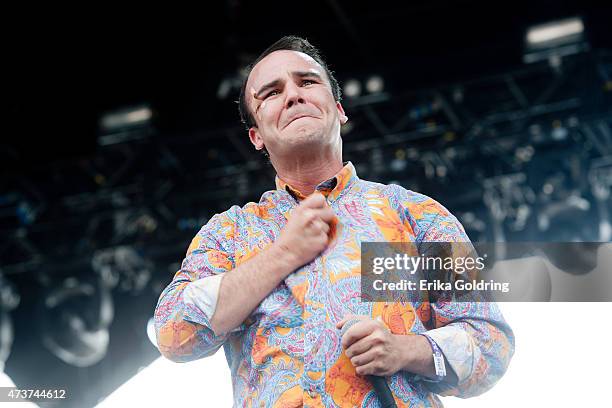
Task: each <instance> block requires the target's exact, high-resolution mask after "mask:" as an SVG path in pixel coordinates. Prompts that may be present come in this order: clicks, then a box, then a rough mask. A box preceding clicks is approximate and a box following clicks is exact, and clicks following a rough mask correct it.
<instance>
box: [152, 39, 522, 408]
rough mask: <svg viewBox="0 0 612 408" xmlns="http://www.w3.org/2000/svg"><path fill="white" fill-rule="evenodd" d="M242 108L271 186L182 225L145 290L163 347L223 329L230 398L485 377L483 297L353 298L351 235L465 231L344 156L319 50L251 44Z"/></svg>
mask: <svg viewBox="0 0 612 408" xmlns="http://www.w3.org/2000/svg"><path fill="white" fill-rule="evenodd" d="M240 111H241V115H242V118H243V120H244V121H245V123H246V124H247V127H248V129H249V130H248V132H249V138H250V140H251V143H252V144H253V146H254V147H255V149H257V150H263V149H265V151H266V152H267V154H268V155H269V159H270V162H271V163H272V165H273V167H274V169H275V170H276V173H277V177H276V187H277V188H276V190H274V191H268V192H266V193H264V194H263V196H262V197H261V199H260V201H259V203H248V204H246V205H245V206H244V207H238V206H233V207H232V208H230V209H229V210H227V211H226V212H224V213H222V214H217V215H215V216H214V217H213V218H211V220H210V221H209V222H208V223H207V224H206V225H205V226H204V227H203V228H202V229H201V230H200V232H199V233H198V234H197V235H196V237H195V238H194V240H193V241H192V243H191V245H190V247H189V249H188V251H187V256H186V258H185V260H184V261H183V263H182V266H181V269H180V271H178V272H177V273H176V275H175V277H174V280H173V281H172V283H171V284H170V285H169V286H168V287H167V288H166V289H165V290H164V292H163V293H162V294H161V297H160V299H159V303H158V305H157V309H156V312H155V322H156V327H157V338H158V344H159V349H160V351H161V353H162V354H163V355H164V356H166V357H167V358H169V359H171V360H174V361H177V362H184V361H189V360H194V359H198V358H202V357H205V356H209V355H211V354H213V353H215V352H216V351H217V349H218V348H220V347H221V346H222V345H223V346H224V349H225V354H226V358H227V361H228V365H229V367H230V370H231V373H232V384H233V390H234V404H235V406H249V407H250V406H254V407H260V406H263V407H302V406H305V407H306V406H307V407H353V406H379V405H378V402H376V401H377V397H376V394H375V392H374V391H373V390H372V386H371V384H370V383H369V382H368V380H367V378H366V377H365V375H376V376H385V377H388V378H387V380H388V381H387V383H388V385H389V388H390V389H391V392H392V394H393V396H394V399H395V402H396V404H397V406H400V407H412V406H441V403H440V400H439V399H438V398H437V396H436V395H435V394H444V395H458V396H461V397H469V396H473V395H477V394H480V393H482V392H484V391H485V390H487V389H488V388H490V387H491V386H492V385H493V384H494V383H495V382H496V381H497V380H498V379H499V378H500V377H501V376H502V375H503V373H504V371H505V369H506V367H507V365H508V363H509V360H510V358H511V356H512V354H513V351H514V339H513V335H512V332H511V330H510V328H509V327H508V326H507V325H506V323H505V322H504V320H503V317H502V315H501V313H500V312H499V310H498V309H497V307H496V305H495V304H493V303H474V304H469V306H468V307H466V306H465V304H464V305H461V307H460V306H459V305H458V304H453V303H450V302H439V303H436V302H429V301H427V300H426V301H423V302H414V303H389V302H387V303H384V302H378V303H373V302H363V301H361V298H360V270H361V269H360V243H361V242H366V241H380V242H413V243H415V244H417V245H418V244H419V243H421V242H427V241H444V242H458V241H469V240H468V238H467V236H466V235H465V232H464V230H463V228H462V226H461V225H460V224H459V222H458V221H457V220H456V219H455V218H454V217H453V216H452V215H451V214H449V212H448V211H447V210H446V209H445V208H444V207H442V206H441V205H440V204H438V203H437V202H436V201H434V200H432V199H431V198H429V197H426V196H423V195H421V194H418V193H415V192H412V191H407V190H405V189H403V188H401V187H399V186H396V185H389V186H385V185H382V184H378V183H372V182H368V181H365V180H361V179H359V178H358V177H357V174H356V172H355V168H354V167H353V165H352V164H351V163H347V164H343V161H342V140H341V138H340V126H341V125H342V124H344V123H346V121H347V120H348V118H347V116H346V114H345V112H344V110H343V108H342V105H341V103H340V90H339V87H338V83H337V81H336V80H335V79H334V77H333V74H332V73H331V71H330V70H329V69H328V68H327V65H326V64H325V62H324V61H323V60H322V59H321V57H320V55H319V54H318V52H317V50H316V49H315V48H314V47H313V46H312V45H311V44H309V43H308V42H307V41H306V40H303V39H301V38H298V37H284V38H282V39H280V40H279V41H277V42H276V43H275V44H273V45H272V46H271V47H270V48H268V49H267V50H266V51H264V52H263V54H262V55H261V56H260V57H259V58H257V60H256V61H255V62H254V64H253V65H252V67H251V70H250V72H249V75H248V77H247V78H246V80H245V83H244V86H243V92H242V94H241V98H240ZM353 319H358V320H359V321H358V322H357V323H356V324H353V325H352V326H351V327H350V328H349V329H348V330H346V332H345V333H344V335H343V336H342V331H341V329H342V327H343V326H344V324H345V323H346V322H347V321H349V320H353ZM351 323H354V322H351ZM419 334H422V335H419ZM436 350H439V351H441V354H443V356H444V358H443V362H444V363H445V365H446V375H441V372H440V370H439V367H438V369H437V368H436V366H435V365H434V354H435V351H436ZM438 355H440V354H438ZM203 406H206V404H203Z"/></svg>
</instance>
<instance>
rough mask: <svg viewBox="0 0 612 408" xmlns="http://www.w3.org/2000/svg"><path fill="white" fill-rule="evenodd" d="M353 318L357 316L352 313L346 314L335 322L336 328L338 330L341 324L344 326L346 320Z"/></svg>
mask: <svg viewBox="0 0 612 408" xmlns="http://www.w3.org/2000/svg"><path fill="white" fill-rule="evenodd" d="M355 318H357V315H354V314H348V315H346V316H344V317H343V318H342V319H341V320H340V321H339V322H338V323H336V329H338V330H340V329H342V326H344V324H345V323H346V322H348V321H349V320H353V319H355Z"/></svg>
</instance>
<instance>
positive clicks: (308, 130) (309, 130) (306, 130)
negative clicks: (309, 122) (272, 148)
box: [287, 126, 324, 144]
mask: <svg viewBox="0 0 612 408" xmlns="http://www.w3.org/2000/svg"><path fill="white" fill-rule="evenodd" d="M291 133H292V134H291V135H289V137H288V139H287V140H291V141H293V142H294V143H297V144H303V143H312V142H318V141H320V140H323V135H324V132H323V129H321V128H317V127H312V126H300V127H299V128H298V129H295V130H293V131H292V132H291Z"/></svg>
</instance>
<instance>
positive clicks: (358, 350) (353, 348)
mask: <svg viewBox="0 0 612 408" xmlns="http://www.w3.org/2000/svg"><path fill="white" fill-rule="evenodd" d="M372 346H373V343H372V341H371V339H370V336H366V337H364V338H362V339H359V340H358V341H356V342H354V343H353V344H351V345H350V346H349V347H348V348H347V349H346V351H345V353H346V356H347V357H348V358H353V357H355V356H358V355H360V354H363V353H365V352H367V351H369V350H370V349H371V348H372Z"/></svg>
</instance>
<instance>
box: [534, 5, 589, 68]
mask: <svg viewBox="0 0 612 408" xmlns="http://www.w3.org/2000/svg"><path fill="white" fill-rule="evenodd" d="M525 49H526V52H525V55H524V56H523V62H525V63H526V64H530V63H534V62H538V61H548V63H549V65H550V66H551V68H553V70H555V71H560V70H561V67H562V58H563V57H565V56H568V55H572V54H578V53H580V52H584V51H587V50H588V49H589V45H588V44H587V42H586V40H585V37H584V23H583V22H582V19H581V18H580V17H574V18H568V19H565V20H559V21H554V22H550V23H546V24H539V25H536V26H533V27H531V28H529V29H528V30H527V33H526V34H525Z"/></svg>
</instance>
